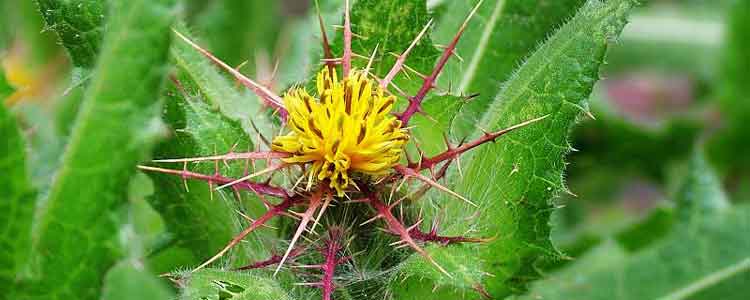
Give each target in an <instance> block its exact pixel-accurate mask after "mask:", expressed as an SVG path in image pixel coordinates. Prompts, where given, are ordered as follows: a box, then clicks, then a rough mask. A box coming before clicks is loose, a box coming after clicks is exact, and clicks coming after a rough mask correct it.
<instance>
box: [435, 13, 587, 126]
mask: <svg viewBox="0 0 750 300" xmlns="http://www.w3.org/2000/svg"><path fill="white" fill-rule="evenodd" d="M476 2H477V1H476V0H456V1H450V3H449V4H446V5H447V6H448V7H447V8H445V9H446V13H445V14H444V15H443V17H442V18H441V19H440V20H439V22H438V23H437V26H436V28H435V32H434V40H435V41H436V42H438V43H448V42H447V41H450V40H451V39H452V38H453V36H454V35H455V34H456V31H457V30H458V28H459V27H460V26H461V24H462V23H463V22H464V19H465V18H466V12H469V11H471V9H472V8H473V7H474V6H475V5H476ZM583 3H584V0H559V1H527V0H499V1H484V3H482V5H481V6H480V7H479V9H478V10H477V13H476V16H474V18H473V19H472V20H471V21H470V22H469V24H468V26H467V28H466V31H465V32H464V34H463V36H462V37H461V42H460V43H459V44H458V47H457V48H456V51H457V53H458V54H459V55H460V56H461V57H462V58H463V61H459V60H457V59H454V60H452V61H450V62H449V63H448V65H446V67H445V71H444V72H443V75H441V77H440V79H439V81H438V84H439V85H440V86H441V87H444V88H447V87H448V86H451V87H452V88H453V89H454V91H455V92H457V93H460V94H463V95H471V94H479V97H477V98H475V99H474V100H472V101H471V102H470V103H469V104H468V105H466V106H465V107H464V108H463V109H462V110H461V113H460V115H459V116H458V117H457V119H458V122H456V124H455V125H454V127H453V132H451V133H452V134H453V135H454V136H455V137H459V138H462V137H465V136H468V135H469V134H470V133H471V132H472V130H474V129H475V125H476V124H477V121H479V120H480V119H481V116H482V113H483V112H485V111H486V110H487V108H488V107H489V105H490V103H492V100H493V97H494V96H495V95H496V94H497V90H498V88H499V87H500V85H501V84H502V83H503V82H505V81H506V80H507V79H508V78H510V76H511V74H512V73H513V71H514V70H515V69H517V68H518V66H519V65H521V64H522V63H523V61H524V60H525V59H526V58H527V57H528V56H529V55H530V54H531V53H532V52H533V51H534V50H535V49H536V48H537V47H538V46H539V44H540V43H541V42H543V41H544V40H545V39H546V38H547V37H548V36H549V35H550V34H551V33H553V32H554V30H555V29H557V28H559V27H560V25H562V24H563V23H564V21H566V20H568V19H570V17H572V16H573V14H574V13H575V11H576V10H577V9H578V8H579V7H581V5H582V4H583Z"/></svg>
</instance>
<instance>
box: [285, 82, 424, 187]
mask: <svg viewBox="0 0 750 300" xmlns="http://www.w3.org/2000/svg"><path fill="white" fill-rule="evenodd" d="M316 83H317V87H318V99H314V98H313V96H311V95H310V94H308V93H307V91H306V90H305V89H304V88H292V89H291V90H290V91H288V92H287V93H286V95H284V107H286V109H287V112H288V113H289V117H288V120H287V127H288V128H289V129H291V132H290V133H288V134H287V135H283V136H278V137H276V139H275V140H274V142H273V150H276V151H279V152H285V153H289V154H291V157H288V158H284V159H283V161H284V162H287V163H311V164H312V165H311V166H310V167H309V168H308V169H307V171H306V172H307V176H308V187H310V186H312V184H313V180H314V179H315V178H317V180H319V181H323V182H325V181H328V182H329V185H330V187H331V188H333V189H335V190H336V191H337V193H338V195H339V196H343V195H344V190H345V189H346V188H347V187H348V186H349V184H350V182H351V180H350V177H351V173H350V172H352V171H354V172H361V173H364V174H369V175H384V174H387V173H388V172H389V171H390V169H391V168H392V167H393V165H395V164H396V163H398V161H399V159H400V158H401V153H402V152H403V147H404V144H405V143H406V142H407V141H408V139H409V135H408V134H407V132H406V130H404V129H403V128H401V121H399V120H398V119H396V117H394V116H393V115H391V109H392V108H393V105H394V103H395V101H396V97H395V96H393V95H386V94H385V91H384V90H383V89H382V88H380V87H379V86H378V85H377V84H376V83H375V82H374V81H373V80H371V79H369V78H367V73H366V72H360V71H352V72H351V73H350V75H349V76H347V77H344V78H343V79H342V80H341V81H339V79H338V76H337V74H336V70H335V69H334V68H330V69H329V68H323V69H322V70H321V71H320V72H319V73H318V76H317V82H316Z"/></svg>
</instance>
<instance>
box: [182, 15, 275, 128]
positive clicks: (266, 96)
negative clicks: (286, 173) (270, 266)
mask: <svg viewBox="0 0 750 300" xmlns="http://www.w3.org/2000/svg"><path fill="white" fill-rule="evenodd" d="M172 31H174V33H175V34H176V35H177V36H178V37H179V38H180V39H182V40H184V41H185V42H186V43H188V44H189V45H190V46H191V47H193V48H194V49H195V50H198V52H200V53H201V54H203V56H205V57H207V58H208V59H210V60H211V61H213V62H214V63H215V64H217V65H219V66H220V67H221V68H222V69H224V70H226V71H227V72H229V73H230V74H232V76H234V77H235V78H236V79H237V80H239V81H240V82H241V83H242V84H243V85H244V86H246V87H247V88H249V89H250V90H252V91H253V92H254V93H255V94H256V95H258V97H260V98H261V99H263V100H264V101H265V102H266V103H268V104H269V105H270V106H272V107H273V108H275V109H278V110H279V112H280V113H281V116H282V117H283V118H286V114H287V112H286V109H285V108H284V104H283V100H282V99H281V97H279V96H278V95H276V94H274V93H273V92H271V91H270V90H268V89H267V88H266V87H264V86H262V85H260V84H258V83H257V82H255V81H253V80H252V79H250V78H247V77H246V76H245V75H243V74H242V73H240V72H239V71H237V70H235V69H234V68H232V67H231V66H229V65H227V64H226V63H225V62H223V61H221V60H220V59H218V58H216V57H215V56H214V55H213V54H211V52H208V51H207V50H206V49H203V48H201V47H200V46H198V45H197V44H196V43H194V42H193V41H191V40H190V39H188V38H187V37H186V36H184V35H182V34H181V33H179V32H178V31H177V30H174V29H173V30H172Z"/></svg>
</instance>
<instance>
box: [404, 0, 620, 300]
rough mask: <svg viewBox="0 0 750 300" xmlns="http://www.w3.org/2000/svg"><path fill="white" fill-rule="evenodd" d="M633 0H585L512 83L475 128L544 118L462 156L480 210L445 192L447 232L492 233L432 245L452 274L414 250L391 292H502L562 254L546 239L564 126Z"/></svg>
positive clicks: (461, 184)
mask: <svg viewBox="0 0 750 300" xmlns="http://www.w3.org/2000/svg"><path fill="white" fill-rule="evenodd" d="M632 6H633V1H629V0H611V1H604V2H603V1H598V0H592V1H589V2H587V4H586V5H584V6H583V8H582V9H581V10H580V11H579V12H578V14H577V15H576V16H575V17H574V18H573V19H571V20H570V22H568V23H567V24H566V25H564V26H563V27H562V28H561V29H560V30H559V31H558V32H557V33H556V34H555V35H554V36H552V37H551V38H550V39H549V40H548V41H547V42H546V43H545V44H544V45H542V46H541V47H540V48H539V50H537V51H536V52H535V53H534V54H533V55H532V56H531V57H530V58H529V59H528V60H527V61H526V63H525V64H524V65H523V66H522V67H521V68H520V69H519V70H518V71H517V72H516V73H514V75H513V76H512V77H511V78H510V79H509V80H508V82H507V84H506V85H505V87H504V88H503V89H502V90H501V91H500V93H499V94H498V96H497V97H496V100H495V102H494V103H493V104H492V105H491V106H490V109H489V111H488V113H487V114H486V115H485V117H484V119H483V121H482V122H481V124H480V127H481V128H484V129H487V130H498V129H502V128H507V127H510V126H512V125H514V124H518V123H521V122H523V121H527V120H530V119H533V118H537V117H541V116H545V115H547V116H548V117H547V118H546V119H545V120H542V121H540V122H538V123H535V124H532V125H529V126H527V127H525V128H522V129H519V130H517V131H516V132H513V133H510V134H508V135H506V136H504V137H502V138H501V139H500V140H499V141H498V142H497V143H495V144H488V145H484V146H483V147H482V148H481V149H479V150H476V153H474V154H473V155H469V156H468V157H467V158H466V159H465V160H464V166H466V170H464V174H463V175H464V176H463V177H462V178H454V179H455V181H456V182H457V184H456V187H455V189H456V190H457V191H458V192H459V193H460V194H463V195H465V196H467V197H468V198H469V199H470V200H471V201H473V202H475V203H477V204H478V205H479V206H480V208H479V212H477V210H476V209H467V208H466V207H464V206H465V204H464V203H460V202H459V201H457V200H455V199H450V198H447V197H444V199H442V203H443V207H442V210H444V211H445V212H446V214H447V216H446V217H443V218H442V220H444V221H443V223H444V225H443V226H442V227H441V228H443V229H442V231H444V233H443V234H448V235H451V234H465V233H466V232H472V235H478V236H482V237H487V238H494V239H493V240H492V241H490V242H487V243H483V244H481V245H479V246H474V247H472V246H462V247H444V248H439V247H431V248H430V249H429V252H430V254H431V255H433V257H435V260H436V261H437V262H438V263H439V264H441V265H443V267H445V268H446V269H448V270H450V272H451V273H452V274H453V278H448V277H446V276H444V275H441V274H440V273H439V272H437V271H435V270H434V268H433V267H431V266H429V264H428V263H426V262H425V261H424V260H422V259H419V258H418V257H414V258H413V259H411V260H409V261H408V262H407V263H406V266H407V267H405V268H406V269H409V270H416V271H417V272H412V273H407V272H403V274H402V276H403V277H409V276H412V277H411V279H409V280H406V281H405V282H404V283H399V284H397V286H396V288H397V289H400V291H408V292H414V291H415V290H425V289H427V290H428V291H429V290H430V289H432V288H433V286H438V288H440V287H444V290H452V289H459V291H464V292H465V291H472V290H474V289H476V288H478V287H482V288H484V290H486V291H487V292H488V293H489V294H490V295H492V296H493V297H502V296H504V295H507V294H509V293H513V292H518V291H520V290H522V289H523V287H524V283H525V282H527V281H528V280H530V279H533V278H535V277H537V276H538V274H537V270H536V269H535V264H537V263H538V262H539V261H540V260H543V259H554V258H556V257H557V256H558V254H557V251H556V250H555V249H554V248H553V247H552V244H551V243H550V241H549V225H548V222H549V215H550V213H551V211H552V206H551V202H550V200H551V198H552V197H553V196H554V195H555V194H556V193H558V192H559V191H561V190H563V189H564V188H565V187H564V186H563V182H562V171H563V168H564V166H565V163H564V162H563V158H564V155H565V154H566V153H567V152H568V151H569V149H570V147H569V146H568V144H567V136H568V132H569V131H570V128H571V127H572V126H573V125H574V124H575V121H576V118H577V116H578V115H579V114H580V113H581V112H582V111H583V110H584V108H583V106H584V103H585V100H586V98H587V97H588V95H589V93H590V92H591V89H592V87H593V84H594V83H595V82H596V80H597V78H598V69H599V66H600V64H601V63H602V60H603V58H604V54H605V52H606V49H607V45H608V43H609V42H610V41H611V40H612V39H614V38H615V37H616V36H617V34H618V33H619V32H620V30H621V29H622V27H623V26H624V24H625V16H626V14H627V12H628V11H629V10H630V8H631V7H632ZM467 162H468V163H467ZM454 173H457V172H454ZM446 223H447V224H446ZM469 254H472V255H469ZM477 254H478V255H477ZM477 256H478V257H477ZM474 257H476V258H475V259H474ZM419 265H422V266H423V268H419V267H418V266H419ZM487 274H492V275H491V276H488V275H487ZM403 277H401V278H397V279H395V280H394V282H401V281H400V280H402V279H403ZM425 293H428V292H425ZM397 294H399V293H397ZM448 295H451V294H447V295H446V296H445V297H449V296H448ZM455 295H456V294H453V296H455Z"/></svg>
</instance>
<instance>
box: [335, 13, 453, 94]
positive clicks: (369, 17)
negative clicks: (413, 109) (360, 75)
mask: <svg viewBox="0 0 750 300" xmlns="http://www.w3.org/2000/svg"><path fill="white" fill-rule="evenodd" d="M429 19H430V14H429V13H428V12H427V6H426V4H425V1H420V0H406V1H404V0H401V1H397V0H388V1H383V0H359V1H356V2H354V5H353V6H352V8H351V23H352V32H353V33H354V34H356V35H357V36H359V37H357V36H355V37H353V38H352V51H353V52H354V53H356V54H359V55H362V56H365V57H367V58H369V57H370V56H371V55H372V52H373V51H374V50H375V46H378V52H377V53H376V54H375V61H374V62H373V64H372V69H371V72H372V73H373V74H375V75H377V76H378V77H379V78H383V77H384V76H385V75H386V74H387V73H388V71H389V70H390V69H391V66H393V64H394V63H395V62H396V57H395V56H394V55H393V54H396V55H399V54H401V53H402V52H403V51H404V50H406V48H407V47H409V45H410V44H411V42H412V41H414V38H416V37H417V35H418V34H419V32H420V31H422V28H423V27H424V25H426V24H427V22H428V21H429ZM430 41H431V40H430V35H429V34H425V35H424V37H422V39H421V40H420V41H419V43H418V44H417V45H416V46H415V47H414V49H413V50H412V51H411V53H410V54H409V56H408V58H407V59H406V65H407V66H409V67H411V68H412V69H414V70H417V71H419V72H420V73H422V74H428V73H429V72H430V70H432V66H433V65H434V64H435V60H436V59H437V57H438V55H439V53H438V51H437V49H435V47H434V46H433V45H432V44H431V43H430ZM332 43H333V44H334V46H333V49H334V50H335V51H338V52H339V54H340V53H342V52H343V35H342V34H341V35H339V37H338V38H336V40H335V41H332ZM446 43H447V42H446ZM367 62H368V59H363V58H354V59H353V61H352V66H354V67H356V68H359V69H364V68H365V67H366V66H367ZM406 72H408V71H406V70H402V72H400V73H399V75H398V76H396V79H394V83H395V84H396V85H397V86H398V87H400V88H401V89H403V90H405V91H412V90H415V88H416V87H419V85H421V83H422V82H421V80H419V77H416V76H415V75H414V74H413V73H412V74H411V75H409V76H411V77H410V78H407V77H406V76H405V75H404V74H406Z"/></svg>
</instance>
